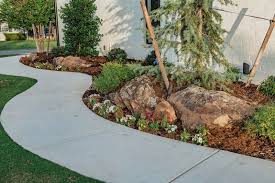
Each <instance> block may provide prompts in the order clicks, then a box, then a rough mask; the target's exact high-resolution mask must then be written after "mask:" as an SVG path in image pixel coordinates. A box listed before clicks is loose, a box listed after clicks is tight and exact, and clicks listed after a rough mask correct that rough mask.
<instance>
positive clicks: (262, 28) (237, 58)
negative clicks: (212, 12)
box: [215, 0, 275, 81]
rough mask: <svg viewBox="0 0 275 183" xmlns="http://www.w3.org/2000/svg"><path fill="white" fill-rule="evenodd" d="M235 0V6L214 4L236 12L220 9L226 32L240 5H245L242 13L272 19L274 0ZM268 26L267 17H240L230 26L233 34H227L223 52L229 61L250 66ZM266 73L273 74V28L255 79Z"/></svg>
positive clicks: (274, 69)
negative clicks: (245, 63)
mask: <svg viewBox="0 0 275 183" xmlns="http://www.w3.org/2000/svg"><path fill="white" fill-rule="evenodd" d="M235 2H236V3H237V4H238V6H232V7H223V6H220V5H217V4H216V5H215V7H217V8H221V9H225V10H229V11H232V12H236V13H237V14H234V13H228V12H221V14H222V15H223V18H224V21H223V24H224V28H225V29H226V30H228V31H230V30H231V28H232V26H233V25H234V23H236V21H237V18H238V16H239V14H238V13H240V12H241V11H242V10H243V9H244V8H247V11H246V15H253V16H258V17H263V18H267V19H272V18H273V16H274V14H275V1H274V0H261V1H259V0H235ZM243 11H244V10H243ZM269 25H270V23H269V21H267V20H261V19H257V18H251V17H246V16H245V17H243V19H242V20H241V22H240V23H239V26H238V27H237V29H234V30H235V32H234V34H233V35H229V36H232V39H231V41H230V43H229V44H228V45H226V46H225V55H226V57H227V58H228V59H229V61H230V62H232V63H233V64H235V65H237V66H239V67H240V68H242V64H243V62H247V63H249V64H251V65H253V63H254V61H255V59H256V56H257V53H258V51H259V49H260V47H261V44H262V42H263V40H264V37H265V34H266V32H267V29H268V27H269ZM268 75H275V30H274V32H273V34H272V37H271V39H270V42H269V45H268V49H267V51H266V54H265V56H264V57H263V60H262V64H261V66H260V69H259V71H258V73H257V80H258V81H260V80H263V79H265V78H266V77H267V76H268Z"/></svg>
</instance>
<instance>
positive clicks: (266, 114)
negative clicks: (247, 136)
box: [245, 103, 275, 140]
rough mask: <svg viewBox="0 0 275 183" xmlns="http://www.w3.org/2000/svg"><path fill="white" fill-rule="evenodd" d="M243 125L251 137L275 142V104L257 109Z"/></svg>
mask: <svg viewBox="0 0 275 183" xmlns="http://www.w3.org/2000/svg"><path fill="white" fill-rule="evenodd" d="M245 125H246V129H247V130H248V131H249V132H250V133H251V134H252V135H255V136H263V137H267V138H269V139H270V140H275V103H272V104H268V105H266V106H263V107H261V108H259V109H257V111H256V112H255V113H254V115H253V116H252V117H251V118H250V119H249V120H248V121H247V122H246V124H245Z"/></svg>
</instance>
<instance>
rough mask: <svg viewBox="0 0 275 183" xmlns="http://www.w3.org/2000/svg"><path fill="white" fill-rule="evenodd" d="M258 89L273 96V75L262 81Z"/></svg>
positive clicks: (274, 79) (274, 77) (274, 82)
mask: <svg viewBox="0 0 275 183" xmlns="http://www.w3.org/2000/svg"><path fill="white" fill-rule="evenodd" d="M259 90H260V91H261V92H262V93H264V94H266V95H270V96H275V76H270V77H268V78H267V79H266V80H265V81H263V82H262V84H261V86H260V88H259Z"/></svg>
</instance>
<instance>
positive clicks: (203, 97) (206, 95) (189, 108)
mask: <svg viewBox="0 0 275 183" xmlns="http://www.w3.org/2000/svg"><path fill="white" fill-rule="evenodd" d="M168 101H169V102H170V103H171V104H172V105H173V106H174V108H175V110H176V113H177V116H178V118H179V119H180V120H181V121H182V125H183V126H184V127H185V128H190V129H195V128H196V127H197V126H199V125H207V126H209V127H211V126H212V127H213V126H215V125H218V126H221V127H224V126H226V125H227V124H229V123H230V122H232V121H238V120H242V119H244V118H245V117H246V116H248V115H250V114H251V113H252V112H253V109H254V108H253V107H252V106H251V105H250V104H249V103H248V102H246V101H244V100H241V99H239V98H236V97H234V96H231V95H229V94H228V93H226V92H222V91H209V90H206V89H204V88H201V87H197V86H191V87H188V88H187V89H184V90H182V91H179V92H177V93H174V94H172V95H171V96H170V97H169V98H168Z"/></svg>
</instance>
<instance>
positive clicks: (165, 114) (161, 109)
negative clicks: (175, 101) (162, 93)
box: [153, 100, 177, 124]
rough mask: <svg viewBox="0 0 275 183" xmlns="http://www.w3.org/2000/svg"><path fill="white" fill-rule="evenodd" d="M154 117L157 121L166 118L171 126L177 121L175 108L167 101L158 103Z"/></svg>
mask: <svg viewBox="0 0 275 183" xmlns="http://www.w3.org/2000/svg"><path fill="white" fill-rule="evenodd" d="M153 117H154V119H155V120H160V121H161V120H163V119H165V118H166V119H167V121H168V122H169V123H170V124H173V123H174V122H175V121H176V120H177V116H176V112H175V110H174V108H173V106H172V105H171V104H170V103H169V102H167V101H165V100H163V101H161V102H160V103H158V105H157V107H156V110H155V112H154V116H153Z"/></svg>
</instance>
